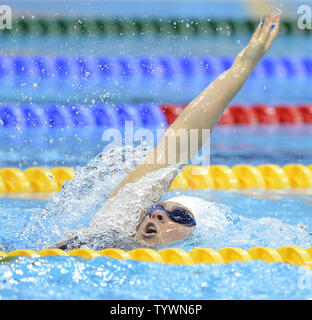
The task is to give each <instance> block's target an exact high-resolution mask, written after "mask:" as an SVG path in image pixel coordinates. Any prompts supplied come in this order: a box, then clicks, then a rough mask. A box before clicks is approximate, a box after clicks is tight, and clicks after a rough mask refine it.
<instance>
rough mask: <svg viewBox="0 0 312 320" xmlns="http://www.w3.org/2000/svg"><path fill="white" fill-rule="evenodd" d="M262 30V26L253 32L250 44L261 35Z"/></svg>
mask: <svg viewBox="0 0 312 320" xmlns="http://www.w3.org/2000/svg"><path fill="white" fill-rule="evenodd" d="M261 31H262V28H261V27H258V28H257V29H256V30H255V32H254V33H253V35H252V37H251V39H250V41H249V44H253V43H254V42H255V41H256V40H257V39H258V37H259V35H260V34H261Z"/></svg>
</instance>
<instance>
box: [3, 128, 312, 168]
mask: <svg viewBox="0 0 312 320" xmlns="http://www.w3.org/2000/svg"><path fill="white" fill-rule="evenodd" d="M106 129H107V128H105V127H104V128H101V127H100V128H99V127H94V128H83V130H82V129H79V127H76V128H73V129H64V130H57V129H42V130H39V129H18V130H17V129H12V128H2V130H1V131H0V167H8V166H13V167H20V168H28V167H30V166H46V167H55V166H70V167H74V168H76V167H77V166H84V165H86V164H87V163H88V161H90V160H91V159H93V158H94V157H95V156H96V155H97V154H99V153H100V152H101V151H102V150H103V149H104V148H105V146H107V144H108V143H110V142H111V141H106V142H105V141H102V135H103V133H104V132H105V130H106ZM119 129H120V130H121V132H123V131H124V128H123V127H121V128H119ZM150 129H151V130H152V132H153V133H154V135H155V137H156V133H157V129H160V128H150ZM135 132H136V129H135V128H134V133H135ZM311 134H312V128H311V126H309V125H299V126H297V125H289V126H287V125H286V126H274V125H268V126H266V125H259V126H255V127H251V126H218V127H217V128H216V129H215V131H214V132H213V133H212V137H211V141H210V148H211V156H210V162H211V164H224V165H228V166H232V165H235V164H246V163H248V164H252V165H260V164H263V163H275V164H278V165H281V166H282V165H285V164H288V163H301V164H305V165H307V164H311V163H312V151H311V150H312V148H311V146H312V142H311ZM134 143H137V142H135V141H134ZM277 146H278V148H277Z"/></svg>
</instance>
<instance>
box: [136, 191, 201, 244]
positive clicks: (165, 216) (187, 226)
mask: <svg viewBox="0 0 312 320" xmlns="http://www.w3.org/2000/svg"><path fill="white" fill-rule="evenodd" d="M196 200H197V198H195V197H187V196H181V197H174V198H171V199H168V200H167V201H165V202H159V203H158V204H157V205H155V206H153V207H151V208H150V209H149V210H147V212H146V217H145V219H144V220H143V221H142V222H141V223H140V225H139V226H138V228H137V232H136V239H137V241H138V242H141V243H148V244H151V245H157V244H160V245H162V244H168V243H171V242H174V241H177V240H180V239H183V238H186V237H188V236H189V235H190V234H191V233H192V232H193V230H194V228H195V225H196V221H195V214H196Z"/></svg>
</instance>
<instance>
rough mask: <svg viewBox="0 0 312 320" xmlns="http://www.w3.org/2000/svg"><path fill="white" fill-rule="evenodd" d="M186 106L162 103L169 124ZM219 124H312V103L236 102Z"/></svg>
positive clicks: (227, 110)
mask: <svg viewBox="0 0 312 320" xmlns="http://www.w3.org/2000/svg"><path fill="white" fill-rule="evenodd" d="M184 107H185V106H178V105H176V104H163V105H160V108H161V110H162V111H163V112H164V114H165V117H166V119H167V122H168V124H171V123H172V122H174V120H175V119H176V118H177V117H178V116H179V115H180V113H181V112H182V111H183V109H184ZM218 124H219V125H235V124H238V125H257V124H275V125H278V124H312V104H301V105H288V104H279V105H276V106H269V105H266V104H254V105H250V106H247V105H243V104H235V105H231V106H230V107H229V108H227V109H226V110H225V111H224V113H223V115H222V117H221V118H220V120H219V122H218Z"/></svg>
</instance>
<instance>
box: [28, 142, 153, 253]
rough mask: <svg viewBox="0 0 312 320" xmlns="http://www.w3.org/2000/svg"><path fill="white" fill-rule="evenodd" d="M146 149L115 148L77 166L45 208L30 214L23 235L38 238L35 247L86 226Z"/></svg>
mask: <svg viewBox="0 0 312 320" xmlns="http://www.w3.org/2000/svg"><path fill="white" fill-rule="evenodd" d="M149 151H150V149H149V148H146V146H144V147H143V146H137V147H135V148H133V147H131V146H125V147H115V148H114V149H111V150H108V151H106V152H105V153H103V152H102V153H100V154H99V155H98V156H97V157H96V158H94V159H93V160H91V161H90V162H89V164H88V165H87V166H85V167H80V168H77V170H76V172H75V177H74V179H73V180H71V181H68V182H66V183H65V184H64V185H63V188H62V191H61V192H60V193H59V194H57V195H55V197H54V198H53V200H52V201H51V202H49V203H48V205H47V206H46V208H45V209H44V210H42V211H41V212H40V213H37V214H35V215H33V216H32V218H31V220H30V222H29V223H28V225H27V226H26V227H25V229H24V231H23V236H24V237H25V238H31V237H35V238H36V239H38V240H37V243H36V248H38V247H42V246H44V245H47V244H51V242H52V243H53V242H54V241H56V240H58V239H60V238H62V237H64V236H66V234H67V233H68V232H69V231H70V230H72V229H79V228H83V227H86V226H87V225H88V224H89V222H90V220H91V217H92V215H93V214H94V213H95V212H96V211H98V210H99V209H100V208H101V207H102V205H103V203H104V202H105V200H106V198H107V197H108V196H109V194H110V193H111V192H112V191H113V190H114V188H115V187H116V186H117V185H118V184H119V183H120V182H121V181H122V180H123V179H124V178H125V177H126V176H127V174H128V172H129V171H131V170H133V169H134V168H135V167H136V166H137V164H138V163H140V162H141V161H142V160H143V159H144V158H145V156H146V154H147V153H148V152H149Z"/></svg>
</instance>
